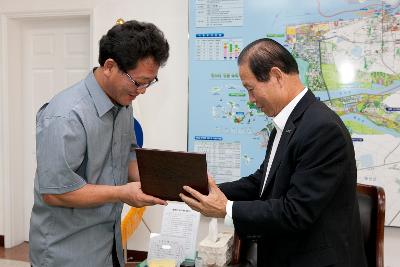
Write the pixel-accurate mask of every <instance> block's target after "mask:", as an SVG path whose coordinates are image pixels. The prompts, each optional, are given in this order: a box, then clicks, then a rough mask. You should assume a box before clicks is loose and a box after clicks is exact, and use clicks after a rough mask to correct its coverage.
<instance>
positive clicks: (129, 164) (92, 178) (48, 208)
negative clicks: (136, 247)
mask: <svg viewBox="0 0 400 267" xmlns="http://www.w3.org/2000/svg"><path fill="white" fill-rule="evenodd" d="M168 56H169V45H168V42H167V40H166V39H165V38H164V35H163V33H162V32H161V31H160V30H159V29H158V28H157V27H156V26H155V25H153V24H151V23H142V22H137V21H128V22H125V23H123V24H118V25H115V26H114V27H113V28H111V29H110V30H109V31H108V32H107V34H106V35H104V36H103V37H102V38H101V40H100V52H99V64H100V67H98V68H95V69H94V70H93V71H92V72H90V73H89V74H88V75H87V77H86V78H85V79H84V80H82V81H80V82H78V83H77V84H75V85H73V86H72V87H70V88H68V89H66V90H64V91H62V92H61V93H59V94H58V95H56V96H55V97H54V98H53V99H52V100H51V101H50V102H49V103H48V104H45V105H44V106H43V107H42V108H41V109H40V110H39V112H38V114H37V117H36V124H37V125H36V151H37V170H36V176H35V187H34V188H35V189H34V191H35V192H34V194H35V200H34V206H33V209H32V216H31V224H30V233H29V243H30V258H31V262H32V266H41V267H42V266H57V267H58V266H63V267H65V266H71V267H72V266H73V267H79V266H85V267H86V266H87V267H89V266H96V267H97V266H124V260H123V255H122V247H121V231H120V224H121V211H122V206H123V203H126V204H128V205H131V206H135V207H142V206H147V205H155V204H160V205H166V202H165V201H164V200H161V199H158V198H155V197H153V196H149V195H146V194H144V193H143V192H142V190H141V189H140V182H139V175H138V168H137V163H136V155H135V148H136V138H135V135H134V131H133V114H132V106H131V102H132V101H133V100H134V99H135V98H136V97H137V96H138V95H139V94H144V93H145V91H146V89H147V87H149V86H150V85H152V84H153V83H155V82H157V81H158V79H157V73H158V70H159V68H160V67H161V66H163V65H164V64H165V63H166V61H167V59H168Z"/></svg>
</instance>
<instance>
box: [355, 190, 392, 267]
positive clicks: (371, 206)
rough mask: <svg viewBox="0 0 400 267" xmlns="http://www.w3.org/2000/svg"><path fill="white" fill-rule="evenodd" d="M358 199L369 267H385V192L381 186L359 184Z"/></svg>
mask: <svg viewBox="0 0 400 267" xmlns="http://www.w3.org/2000/svg"><path fill="white" fill-rule="evenodd" d="M357 197H358V205H359V208H360V216H361V226H362V231H363V237H364V246H365V254H366V255H367V262H368V267H383V266H384V265H383V239H384V226H385V191H384V190H383V188H382V187H379V186H372V185H365V184H357Z"/></svg>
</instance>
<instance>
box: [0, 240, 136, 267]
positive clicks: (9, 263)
mask: <svg viewBox="0 0 400 267" xmlns="http://www.w3.org/2000/svg"><path fill="white" fill-rule="evenodd" d="M134 266H136V263H127V264H126V265H125V267H134ZM0 267H30V264H29V245H28V242H24V243H22V244H21V245H19V246H16V247H13V248H4V247H1V246H0Z"/></svg>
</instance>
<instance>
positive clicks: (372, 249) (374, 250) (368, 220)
mask: <svg viewBox="0 0 400 267" xmlns="http://www.w3.org/2000/svg"><path fill="white" fill-rule="evenodd" d="M357 199H358V205H359V209H360V219H361V227H362V232H363V239H364V247H365V254H366V255H367V262H368V267H384V266H383V236H384V226H385V191H384V190H383V188H382V187H379V186H373V185H364V184H357ZM232 254H233V255H232V263H231V264H234V265H239V266H257V243H255V242H254V241H251V240H240V239H239V237H238V236H237V235H236V234H235V239H234V244H233V252H232Z"/></svg>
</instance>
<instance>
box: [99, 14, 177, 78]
mask: <svg viewBox="0 0 400 267" xmlns="http://www.w3.org/2000/svg"><path fill="white" fill-rule="evenodd" d="M99 46H100V49H99V63H100V66H103V65H104V62H105V61H106V60H107V59H109V58H111V59H113V60H114V61H115V62H116V63H117V64H118V67H119V68H120V69H121V70H122V71H124V72H127V71H128V70H132V69H134V68H136V66H137V62H138V61H139V60H141V59H144V58H148V57H152V58H153V59H154V61H155V62H156V63H158V64H159V65H160V66H164V65H165V63H166V62H167V59H168V56H169V44H168V41H167V40H166V39H165V38H164V34H163V33H162V31H161V30H160V29H158V28H157V27H156V26H155V25H154V24H152V23H147V22H139V21H136V20H130V21H127V22H124V23H123V24H117V25H115V26H114V27H112V28H111V29H110V30H109V31H108V32H107V34H106V35H103V37H102V38H101V39H100V42H99Z"/></svg>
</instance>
